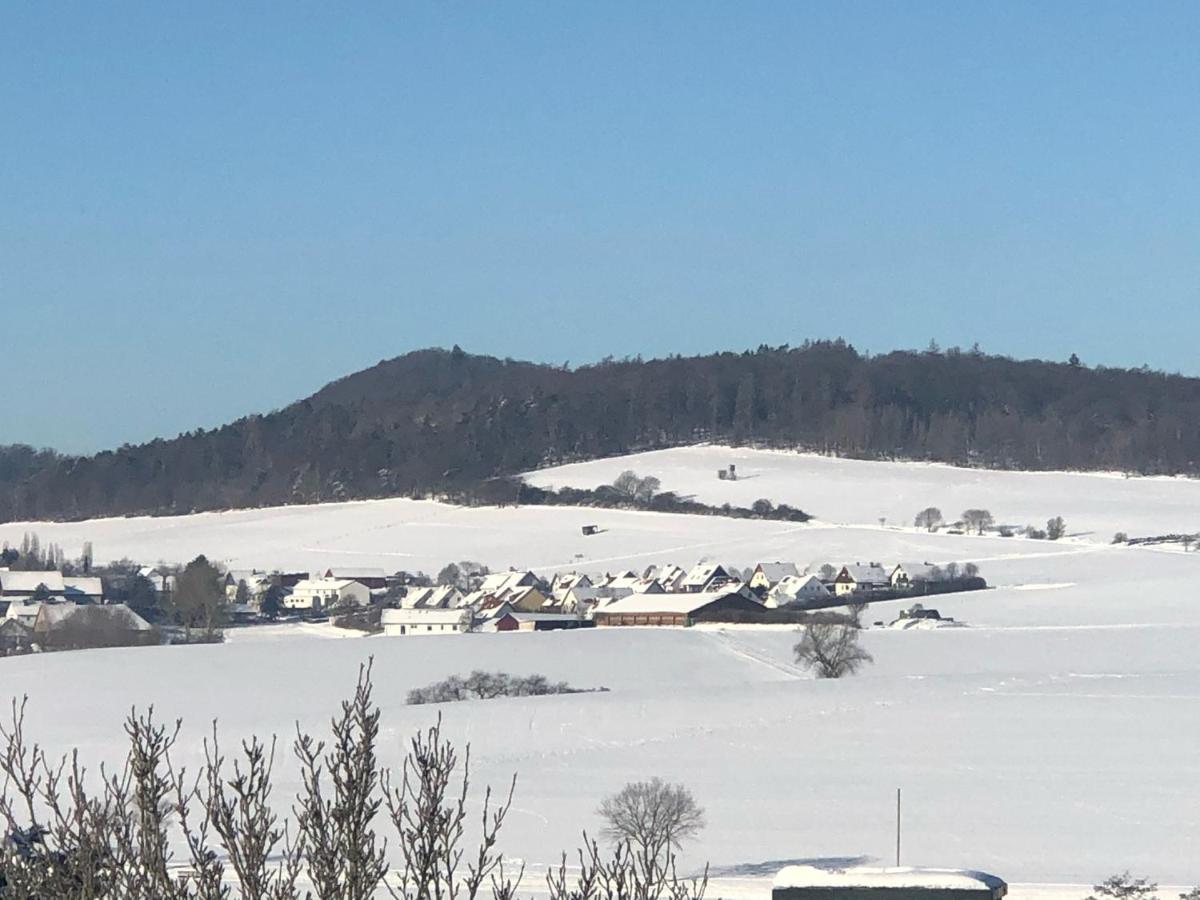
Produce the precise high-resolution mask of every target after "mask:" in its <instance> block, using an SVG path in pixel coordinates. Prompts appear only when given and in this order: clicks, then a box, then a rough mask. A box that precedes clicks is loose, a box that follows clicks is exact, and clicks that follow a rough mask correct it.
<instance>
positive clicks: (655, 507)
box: [441, 477, 812, 522]
mask: <svg viewBox="0 0 1200 900" xmlns="http://www.w3.org/2000/svg"><path fill="white" fill-rule="evenodd" d="M441 498H442V499H444V500H447V501H449V502H450V503H456V504H459V505H461V506H509V505H513V504H515V505H518V506H595V507H600V508H602V509H633V510H642V511H644V512H662V513H680V514H683V515H690V516H723V517H726V518H730V519H771V520H775V521H780V522H807V521H808V520H809V519H811V518H812V516H810V515H809V514H808V513H806V512H805V511H804V510H802V509H796V507H794V506H789V505H788V504H786V503H780V504H774V503H772V502H771V501H770V500H765V499H764V500H756V501H755V502H754V504H753V505H752V506H732V505H731V504H729V503H725V504H722V505H721V506H713V505H711V504H708V503H700V502H699V501H697V500H692V499H689V498H686V497H680V496H679V495H678V494H676V493H674V492H672V491H663V492H661V493H657V494H654V495H653V496H647V497H632V496H630V495H628V494H624V493H621V492H620V491H618V490H617V489H615V488H614V487H612V486H611V485H601V486H600V487H598V488H573V487H561V488H558V489H557V490H551V489H547V488H540V487H537V486H535V485H532V484H529V483H527V482H526V481H525V480H524V479H523V478H515V477H508V478H489V479H487V480H486V481H483V482H478V483H475V484H471V485H469V486H467V487H465V488H461V489H458V490H455V491H451V492H447V493H443V494H442V495H441Z"/></svg>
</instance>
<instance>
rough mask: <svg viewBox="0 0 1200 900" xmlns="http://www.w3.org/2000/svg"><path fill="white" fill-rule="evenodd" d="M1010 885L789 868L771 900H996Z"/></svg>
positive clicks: (964, 875) (954, 876)
mask: <svg viewBox="0 0 1200 900" xmlns="http://www.w3.org/2000/svg"><path fill="white" fill-rule="evenodd" d="M1007 893H1008V885H1007V884H1005V883H1004V881H1003V880H1002V879H1000V878H997V877H996V876H995V875H988V874H987V873H986V872H975V871H971V870H969V869H918V868H911V867H897V868H872V867H868V866H850V867H847V868H843V869H836V868H822V867H820V866H788V867H787V868H785V869H781V870H780V872H779V874H778V875H776V876H775V884H774V887H773V888H772V891H771V900H1000V898H1002V897H1003V896H1004V895H1005V894H1007Z"/></svg>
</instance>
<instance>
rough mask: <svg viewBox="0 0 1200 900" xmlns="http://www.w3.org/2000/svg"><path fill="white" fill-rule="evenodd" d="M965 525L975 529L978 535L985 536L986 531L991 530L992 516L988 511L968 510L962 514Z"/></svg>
mask: <svg viewBox="0 0 1200 900" xmlns="http://www.w3.org/2000/svg"><path fill="white" fill-rule="evenodd" d="M962 520H963V523H964V524H965V525H966V526H967V527H968V528H973V529H975V531H976V532H977V533H978V534H983V532H984V529H986V528H990V527H991V525H992V522H993V521H994V520H993V519H992V514H991V513H990V512H988V510H986V509H968V510H965V511H964V512H963V514H962Z"/></svg>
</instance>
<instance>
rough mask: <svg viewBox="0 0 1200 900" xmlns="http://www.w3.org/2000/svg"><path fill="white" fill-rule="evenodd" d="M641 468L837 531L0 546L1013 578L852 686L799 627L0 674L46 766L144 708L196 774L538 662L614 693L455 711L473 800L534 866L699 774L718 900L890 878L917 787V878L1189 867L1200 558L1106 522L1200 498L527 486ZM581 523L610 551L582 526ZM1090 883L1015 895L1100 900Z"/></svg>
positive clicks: (1024, 486)
mask: <svg viewBox="0 0 1200 900" xmlns="http://www.w3.org/2000/svg"><path fill="white" fill-rule="evenodd" d="M729 462H734V463H735V464H736V465H737V466H738V470H739V472H740V473H742V475H743V478H742V479H741V480H739V481H737V482H734V483H729V482H721V481H718V480H717V479H716V477H715V474H714V473H715V470H716V469H717V468H718V467H720V466H723V465H728V463H729ZM627 468H632V469H635V470H636V471H638V472H639V474H642V475H655V476H657V477H659V478H660V479H661V480H662V482H663V488H664V489H671V490H678V491H680V492H687V493H694V494H696V495H697V496H698V497H699V498H700V499H702V500H704V501H706V502H710V503H722V502H726V501H728V502H731V503H738V504H745V503H748V502H751V501H753V500H754V499H757V498H758V497H760V496H765V497H769V498H771V499H773V500H782V501H786V502H792V503H795V504H796V505H798V506H801V507H803V508H805V509H807V510H809V511H811V512H813V513H814V514H816V515H817V516H818V517H819V521H818V522H816V523H812V524H806V525H790V524H782V523H776V522H761V521H749V520H731V519H722V518H712V517H699V516H676V515H659V514H653V513H638V512H623V511H615V510H600V509H572V508H563V507H527V508H520V509H514V508H482V509H463V508H456V507H450V506H445V505H442V504H437V503H432V502H414V501H407V500H382V501H368V502H361V503H343V504H330V505H324V506H298V507H282V508H276V509H262V510H245V511H237V512H228V513H206V514H201V515H194V516H184V517H176V518H162V519H145V518H142V519H105V520H95V521H89V522H80V523H69V524H45V523H34V524H16V525H6V526H0V540H7V541H10V542H13V543H16V542H18V541H19V540H20V538H21V535H22V534H23V532H25V531H27V530H36V531H37V532H38V533H39V534H40V536H41V538H42V540H43V542H46V541H54V542H57V543H60V544H62V545H63V546H64V548H65V549H66V550H67V552H68V553H71V552H75V551H77V548H78V547H79V546H80V545H81V544H82V542H83V541H84V540H91V541H93V542H94V544H95V547H96V552H97V557H98V558H99V559H108V558H113V557H120V556H130V557H134V558H138V559H140V560H144V561H154V560H157V559H166V560H185V559H189V558H191V557H192V556H195V555H196V554H197V553H202V552H203V553H206V554H209V555H210V556H212V557H213V558H216V559H219V560H221V561H223V562H225V563H227V564H230V565H236V566H251V565H254V566H259V567H276V566H278V567H284V568H293V567H298V568H314V569H315V568H320V567H324V566H327V565H333V564H337V563H343V564H346V563H352V564H361V565H380V566H384V567H385V568H387V569H388V570H389V571H390V570H396V569H401V568H405V569H410V570H412V569H423V570H425V571H428V572H435V571H436V570H437V569H438V568H439V567H440V566H441V565H442V564H444V563H445V562H447V561H450V560H456V559H464V558H466V559H476V560H479V561H482V562H484V563H487V564H489V565H491V566H493V567H507V566H509V565H513V566H521V567H531V568H534V569H536V570H537V571H539V572H541V573H542V574H545V575H549V574H552V573H553V572H554V571H557V570H561V569H567V568H581V569H584V570H601V571H603V570H615V569H619V568H626V567H634V568H640V567H643V566H645V565H648V564H651V563H661V562H667V561H673V562H677V563H683V564H689V563H692V562H694V561H696V560H698V559H700V558H702V557H710V558H713V559H717V560H719V561H722V562H729V563H737V564H739V565H749V564H752V563H754V562H757V561H760V560H776V559H782V560H791V561H796V562H799V563H801V564H811V563H820V562H823V561H851V560H868V559H879V560H885V561H897V560H903V561H909V560H929V561H933V562H946V561H960V562H965V561H973V562H976V563H977V564H978V565H979V566H980V569H981V571H982V573H983V574H984V576H985V577H986V578H987V579H988V581H989V583H991V584H992V585H994V586H995V589H993V590H989V591H983V592H978V593H973V594H961V595H957V596H950V597H939V598H937V601H936V605H937V607H938V608H939V609H940V610H941V612H942V613H943V614H944V615H951V616H954V617H955V618H957V619H960V620H962V621H964V622H966V623H968V625H969V626H970V627H967V628H961V629H946V630H937V631H916V630H914V631H893V630H888V629H877V630H876V629H872V630H870V631H868V632H866V633H865V634H864V642H865V644H866V646H867V647H868V649H869V650H870V651H871V652H872V653H873V654H874V656H875V660H876V662H875V664H874V666H872V667H870V668H869V669H867V670H866V671H865V672H864V673H863V674H861V675H859V676H857V677H855V678H852V679H849V680H846V681H842V682H818V681H814V680H812V679H810V678H809V677H808V676H807V675H805V674H804V673H802V672H800V671H799V670H797V668H796V667H795V666H794V665H793V664H792V654H791V646H792V644H793V643H794V642H795V640H796V638H795V635H794V634H793V633H792V632H790V631H789V630H787V629H768V628H752V627H741V628H736V627H735V628H727V629H703V628H697V629H691V630H686V631H685V630H673V629H621V630H599V631H595V632H570V633H565V632H564V633H544V634H510V635H470V636H463V637H456V638H447V639H443V640H419V639H411V638H394V639H389V638H369V639H364V638H349V639H344V640H323V639H322V638H321V637H319V636H318V635H321V634H327V633H329V632H328V631H323V630H322V629H321V628H320V627H319V626H312V627H308V628H285V627H271V628H261V629H245V630H236V631H234V632H232V633H231V635H230V640H229V641H228V642H227V643H226V644H225V645H221V646H205V647H188V648H152V649H141V650H131V651H88V652H76V653H63V654H53V655H43V656H38V657H26V658H11V659H4V660H0V668H2V669H3V672H4V675H5V685H6V688H7V692H8V693H10V694H11V695H13V696H17V695H20V694H23V693H28V694H29V695H30V697H31V706H30V716H31V718H30V723H29V727H30V734H31V735H32V736H34V737H36V738H38V739H43V740H45V741H46V742H47V743H48V744H49V745H50V746H51V748H52V749H59V750H65V749H68V748H70V747H73V746H78V747H79V749H80V750H81V752H82V753H83V755H84V757H85V758H86V759H88V760H89V761H90V762H92V763H95V762H96V761H98V760H99V759H107V760H109V761H112V760H115V759H117V758H118V757H119V756H120V754H121V753H122V752H123V744H122V733H121V725H120V723H121V717H122V716H123V715H124V714H125V712H126V711H127V710H128V708H129V706H130V705H131V704H138V705H139V706H145V705H148V704H151V703H153V704H155V706H156V709H157V710H159V712H160V713H161V714H162V715H163V716H164V717H174V716H176V715H182V716H184V718H185V719H186V723H185V727H186V732H185V736H186V737H187V739H188V740H187V741H186V742H185V743H186V744H187V746H188V747H190V748H192V749H190V750H189V751H188V752H189V753H192V754H195V753H198V752H199V749H198V741H199V738H200V737H201V736H202V735H203V733H204V732H205V731H206V729H207V728H208V725H209V723H210V721H211V720H212V719H213V718H214V717H219V718H220V720H221V727H222V730H223V733H224V734H225V735H226V736H227V738H228V739H229V740H231V741H232V740H233V739H235V738H237V737H240V736H242V735H246V734H248V733H250V732H251V731H257V732H258V733H260V734H264V733H276V734H279V735H280V736H281V737H284V738H285V739H286V737H287V736H288V735H290V734H292V733H293V731H294V723H295V722H296V721H300V722H301V723H302V724H303V725H305V726H306V727H310V728H318V727H321V726H322V724H323V723H324V722H326V721H327V719H328V716H329V715H330V713H331V712H332V711H333V710H334V709H335V707H336V703H337V701H338V700H339V699H340V698H341V697H342V696H343V695H344V693H345V692H346V691H347V690H348V688H349V686H350V685H351V683H352V681H353V678H354V674H355V671H356V669H357V666H358V664H359V663H360V662H362V661H364V660H365V659H366V658H367V656H368V655H372V654H373V655H374V656H375V666H376V683H377V686H378V698H379V700H380V702H381V704H382V705H383V708H384V727H385V732H384V746H383V747H382V748H381V749H382V751H383V755H384V757H385V758H387V759H389V760H390V761H392V762H395V761H396V760H398V759H399V756H400V754H401V753H402V748H403V745H404V741H405V740H406V738H407V736H408V735H409V734H410V733H411V732H412V730H413V729H415V728H417V727H419V726H421V725H423V724H427V723H428V722H430V721H431V719H432V718H433V717H434V716H435V715H436V714H437V711H438V710H437V709H435V708H430V707H421V708H415V707H414V708H410V707H407V706H405V705H404V703H403V698H404V696H405V693H406V692H407V691H408V690H409V689H410V688H412V687H415V686H419V685H423V684H426V683H428V682H430V681H432V680H434V679H436V678H439V677H442V676H444V675H448V674H451V673H465V672H467V671H470V670H471V669H475V668H484V669H504V670H508V671H511V672H516V673H533V672H538V673H542V674H545V675H547V676H548V677H551V678H554V679H563V680H567V681H570V682H571V683H573V684H575V685H577V686H580V687H595V686H601V685H603V686H605V687H608V688H610V689H611V690H610V692H609V693H603V694H581V695H571V696H560V697H543V698H529V699H520V700H498V701H490V702H479V703H465V704H458V705H454V706H450V707H446V708H444V709H443V710H442V712H443V713H444V715H445V716H446V723H447V727H448V729H449V731H450V733H451V734H452V735H453V736H454V737H456V738H457V739H460V740H467V739H469V740H471V741H472V742H473V745H474V758H475V759H476V761H477V763H478V770H477V779H476V783H477V784H482V783H483V782H484V781H489V782H491V783H493V784H498V783H502V782H504V781H505V780H506V779H507V778H508V777H509V775H510V774H511V773H512V772H513V771H516V772H518V773H519V777H520V782H519V787H518V793H517V803H516V808H515V810H514V813H513V815H512V817H511V820H510V822H511V825H510V827H509V829H508V834H507V836H506V838H505V841H504V844H505V847H506V848H507V850H508V852H509V853H510V854H513V855H517V856H521V857H524V858H526V859H527V860H529V861H530V863H531V871H532V872H534V873H535V875H536V873H537V872H538V871H539V869H538V868H537V866H538V865H540V864H544V863H548V862H552V861H553V860H555V859H556V858H557V854H558V852H559V851H560V850H561V849H563V848H564V847H566V846H570V845H572V844H573V843H574V837H575V833H576V830H577V829H579V828H582V827H587V828H590V829H592V830H595V828H596V826H597V822H596V820H595V817H594V811H595V808H596V805H597V804H598V802H599V801H600V799H601V798H602V797H603V796H604V795H605V794H606V793H608V792H611V791H613V790H615V789H616V788H618V787H619V786H620V785H621V784H623V783H624V782H625V781H627V780H631V779H636V778H643V777H648V776H652V775H656V774H658V775H663V776H665V777H668V778H671V779H673V780H677V781H681V782H684V783H686V784H687V785H688V786H689V787H691V788H692V790H693V791H694V792H695V793H696V795H697V797H698V798H699V799H700V801H701V802H702V804H703V805H704V806H705V807H706V809H707V812H708V821H709V826H708V828H707V829H706V830H705V831H704V833H703V835H702V836H701V838H700V839H699V840H698V842H697V843H696V844H695V845H694V846H692V847H690V848H689V849H688V852H687V854H686V861H687V862H688V863H689V864H691V865H696V864H699V862H700V861H702V860H704V859H708V860H711V861H712V863H713V864H714V866H716V867H717V868H718V870H719V871H720V872H721V873H722V878H723V879H724V880H723V881H722V882H721V887H720V891H719V893H722V894H724V895H725V896H746V897H766V896H767V893H766V891H767V883H768V882H769V874H771V873H773V871H774V868H778V867H779V866H778V865H776V864H775V863H772V862H769V861H787V860H796V859H811V858H814V857H858V856H865V857H871V858H876V859H881V860H886V859H887V857H888V854H889V852H890V848H891V846H892V841H893V834H892V819H891V815H892V811H891V803H892V802H893V798H894V791H895V788H896V787H897V786H899V787H902V788H903V789H904V791H905V796H906V798H907V800H906V822H907V826H906V838H905V860H906V862H910V863H913V864H928V865H940V866H963V867H976V868H983V869H987V870H990V871H994V872H996V873H997V874H999V875H1002V876H1004V877H1006V878H1007V879H1009V880H1010V881H1012V882H1056V883H1069V884H1090V883H1094V882H1095V881H1097V880H1099V879H1101V878H1103V877H1104V876H1106V875H1108V874H1110V873H1111V872H1112V871H1114V870H1121V869H1125V868H1127V867H1128V868H1130V869H1132V870H1134V871H1135V872H1138V873H1141V872H1145V873H1148V874H1150V875H1152V876H1153V877H1155V878H1158V879H1161V880H1162V881H1164V882H1173V883H1185V882H1186V883H1192V882H1194V881H1195V880H1197V878H1200V872H1197V870H1195V868H1194V853H1193V851H1194V848H1195V846H1196V844H1197V841H1198V840H1200V820H1198V819H1197V817H1196V815H1195V810H1196V809H1197V808H1200V780H1198V779H1197V778H1196V777H1195V767H1196V764H1195V759H1194V756H1195V749H1194V748H1195V746H1196V745H1197V742H1198V741H1200V717H1197V716H1196V715H1195V710H1196V709H1197V708H1198V703H1200V660H1198V657H1197V655H1196V653H1195V646H1196V643H1197V641H1198V640H1200V602H1198V600H1197V595H1196V592H1195V587H1194V585H1195V583H1196V577H1197V574H1200V554H1196V553H1186V554H1185V553H1183V552H1182V551H1181V548H1179V547H1178V546H1174V547H1171V546H1166V547H1157V548H1154V547H1126V546H1112V545H1111V544H1110V543H1109V538H1110V536H1111V533H1112V532H1113V531H1116V530H1125V531H1128V532H1130V533H1132V534H1139V533H1162V532H1165V531H1172V530H1191V529H1192V528H1193V527H1195V523H1194V522H1193V521H1191V520H1192V518H1193V510H1196V509H1200V493H1198V490H1200V485H1197V483H1195V482H1191V481H1184V480H1175V479H1162V480H1159V479H1123V478H1116V477H1108V476H1101V475H1072V474H1033V473H1009V472H983V471H963V470H959V469H952V468H948V467H942V466H927V465H918V464H902V463H861V462H849V461H842V460H830V459H823V458H818V457H811V456H802V455H798V454H783V453H761V452H754V451H742V450H738V451H734V450H729V449H726V448H713V447H709V448H689V449H681V450H672V451H664V452H662V453H653V454H642V455H639V456H637V457H627V458H623V459H614V460H605V461H602V462H595V463H588V464H583V465H578V466H566V467H562V468H560V469H551V470H545V471H541V472H537V473H535V474H534V475H532V476H531V478H532V480H534V481H535V482H537V483H540V484H547V485H551V484H577V485H581V486H588V487H590V486H594V485H595V484H598V483H601V482H605V481H611V480H612V478H613V477H615V475H616V474H617V473H618V472H620V471H622V470H624V469H627ZM927 505H938V506H941V507H942V508H943V510H944V511H945V512H947V513H948V514H953V513H957V512H958V511H960V509H961V508H963V507H966V506H981V507H987V508H990V509H991V510H992V511H993V513H995V514H996V516H997V519H998V520H1000V521H1011V522H1013V523H1015V524H1023V523H1024V522H1026V521H1030V522H1035V523H1041V522H1044V520H1045V519H1046V518H1048V517H1049V516H1051V515H1062V516H1063V517H1064V518H1065V519H1066V520H1067V522H1068V528H1069V530H1070V531H1071V532H1074V533H1076V534H1075V536H1074V537H1071V538H1068V539H1066V540H1063V541H1059V542H1048V541H1033V540H1026V539H1023V538H1008V539H1005V538H1000V537H993V536H985V537H977V536H970V535H950V534H945V533H941V534H929V533H927V532H924V531H918V530H916V529H913V528H911V527H908V526H909V523H910V522H911V517H912V514H913V513H914V512H915V511H916V510H917V509H919V508H921V507H923V506H927ZM880 516H886V517H887V521H888V524H887V525H886V527H881V526H880V525H879V523H878V518H879V517H880ZM584 524H596V525H599V526H600V527H601V528H602V529H603V532H602V533H601V534H598V535H596V536H592V537H584V536H583V535H582V534H581V532H580V527H581V526H582V525H584ZM1079 532H1083V533H1082V534H1079ZM904 605H907V604H906V603H902V602H900V601H896V602H891V603H881V604H875V605H872V606H871V607H870V608H869V610H868V613H867V619H868V621H874V620H876V619H878V620H880V621H885V622H886V621H890V620H891V619H892V618H894V617H895V615H896V613H897V611H898V610H899V608H901V607H902V606H904ZM65 685H70V686H75V687H74V689H70V690H64V686H65ZM180 761H181V762H188V760H187V759H184V760H180ZM281 777H282V781H281V783H280V785H279V788H278V795H279V796H281V797H287V796H288V795H290V794H291V792H292V791H294V789H295V772H294V771H293V770H292V768H291V767H290V765H289V766H284V767H283V768H282V769H281ZM779 865H782V862H780V863H779ZM764 873H765V874H766V875H767V876H768V877H767V878H766V880H764V878H763V876H764ZM1073 890H1074V889H1064V891H1060V892H1058V893H1057V894H1055V893H1054V892H1052V891H1051V892H1049V893H1047V892H1046V891H1044V890H1043V889H1041V888H1039V889H1037V890H1030V889H1024V890H1014V891H1013V894H1012V896H1013V897H1014V898H1025V897H1030V898H1033V897H1039V898H1040V897H1048V896H1052V895H1053V896H1054V897H1055V898H1056V900H1057V898H1062V897H1069V896H1082V895H1083V893H1084V891H1082V890H1079V891H1075V892H1074V893H1071V891H1073ZM716 895H717V892H714V896H716Z"/></svg>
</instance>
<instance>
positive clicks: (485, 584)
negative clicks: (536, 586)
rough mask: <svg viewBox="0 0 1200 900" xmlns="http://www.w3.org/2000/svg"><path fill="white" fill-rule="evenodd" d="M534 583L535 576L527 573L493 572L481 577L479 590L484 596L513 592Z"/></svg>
mask: <svg viewBox="0 0 1200 900" xmlns="http://www.w3.org/2000/svg"><path fill="white" fill-rule="evenodd" d="M536 581H537V576H536V575H534V574H533V573H532V572H529V571H525V572H515V571H510V572H493V573H492V574H491V575H485V576H484V577H483V581H482V582H481V583H480V585H479V589H480V590H481V591H483V592H484V593H485V594H496V593H499V592H501V591H506V590H515V589H516V588H519V587H523V586H526V585H532V584H533V583H535V582H536Z"/></svg>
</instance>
